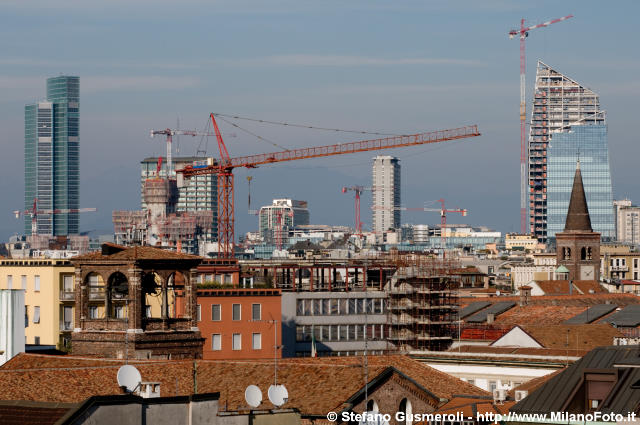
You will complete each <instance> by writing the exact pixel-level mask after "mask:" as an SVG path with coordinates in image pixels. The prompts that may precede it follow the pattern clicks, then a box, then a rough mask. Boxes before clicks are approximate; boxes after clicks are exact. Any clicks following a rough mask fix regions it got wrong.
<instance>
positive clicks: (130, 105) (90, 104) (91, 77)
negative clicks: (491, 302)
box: [0, 0, 640, 240]
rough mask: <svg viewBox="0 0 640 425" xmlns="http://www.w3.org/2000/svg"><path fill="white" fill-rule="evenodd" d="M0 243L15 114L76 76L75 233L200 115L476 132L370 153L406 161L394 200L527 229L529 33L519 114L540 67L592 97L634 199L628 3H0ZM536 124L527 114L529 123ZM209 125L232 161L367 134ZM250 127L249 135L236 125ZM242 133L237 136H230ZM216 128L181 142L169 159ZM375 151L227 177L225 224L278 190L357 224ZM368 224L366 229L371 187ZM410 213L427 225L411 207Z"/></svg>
mask: <svg viewBox="0 0 640 425" xmlns="http://www.w3.org/2000/svg"><path fill="white" fill-rule="evenodd" d="M0 11H1V13H0V128H2V132H1V133H0V142H1V146H2V153H1V154H0V193H1V194H2V202H0V217H2V219H0V240H6V239H7V238H8V237H9V236H11V235H13V234H16V233H20V232H21V231H22V229H23V225H22V220H16V219H15V217H14V216H13V214H12V211H13V210H16V209H21V208H22V207H23V206H24V177H23V169H24V105H25V104H28V103H32V102H34V101H37V100H41V99H43V98H44V97H45V84H46V78H47V77H51V76H57V75H77V76H79V77H80V87H81V88H80V91H81V94H80V96H81V98H80V152H81V166H80V175H81V195H80V206H81V207H95V208H97V209H98V211H97V212H95V213H85V214H83V215H82V216H81V220H80V227H81V231H91V232H92V234H98V233H109V232H112V231H113V228H112V224H111V212H112V210H121V209H125V210H134V209H138V208H139V207H140V183H139V179H140V161H141V160H142V159H143V158H145V157H147V156H157V155H164V152H165V144H164V140H163V139H162V138H153V139H152V138H150V137H149V130H151V129H162V128H167V127H172V128H175V127H176V126H177V125H178V123H179V125H180V128H182V129H193V130H205V129H206V127H207V119H208V115H209V113H210V112H216V113H223V114H229V115H238V116H243V117H252V118H257V119H263V120H272V121H279V122H288V123H296V124H307V125H312V126H318V127H328V128H339V129H350V130H357V131H369V132H382V133H392V134H412V133H417V132H422V131H431V130H441V129H447V128H456V127H460V126H464V125H469V124H477V125H478V127H479V130H480V132H481V133H482V136H480V137H475V138H470V139H463V140H460V141H455V142H445V143H441V144H438V145H430V146H420V147H412V148H405V149H396V150H389V151H381V152H380V153H381V154H389V155H394V156H397V157H398V158H400V162H401V167H402V195H401V198H402V205H403V206H405V207H409V208H416V207H418V208H419V207H423V206H425V205H431V204H433V202H434V201H435V200H437V199H440V198H444V199H445V201H446V205H447V207H451V208H466V209H467V210H468V211H469V212H468V215H467V217H464V218H462V217H460V216H450V217H449V222H450V223H452V222H453V223H467V224H471V225H474V226H476V225H477V226H480V225H483V226H488V227H491V228H493V229H495V230H498V231H502V232H513V231H518V230H519V227H520V225H519V220H520V214H519V199H520V198H519V179H520V175H519V173H520V171H519V170H520V169H519V158H520V152H519V150H520V147H519V146H520V145H519V134H520V133H519V131H520V130H519V93H520V92H519V42H518V41H517V40H515V39H514V40H510V39H509V37H508V31H509V30H510V29H512V28H516V27H518V26H519V23H520V19H521V18H525V19H526V20H527V24H530V25H533V24H537V23H540V22H544V21H547V20H549V19H553V18H559V17H562V16H565V15H568V14H573V15H574V18H572V19H569V20H567V21H565V22H561V23H558V24H554V25H551V26H549V27H547V28H541V29H536V30H532V31H531V32H530V36H529V37H528V39H527V109H528V112H529V111H530V107H531V101H530V99H531V93H532V91H533V80H534V76H535V65H536V61H537V60H542V61H544V62H545V63H546V64H548V65H550V66H552V67H554V68H555V69H557V70H558V71H560V72H562V73H564V74H566V75H568V76H569V77H571V78H573V79H575V80H577V81H579V82H580V83H582V84H583V85H585V86H587V87H589V88H591V89H592V90H594V91H595V92H596V93H598V94H599V95H600V102H601V105H602V108H603V109H605V110H607V114H608V115H607V120H608V121H607V122H608V126H609V130H608V131H609V148H610V163H611V169H612V178H613V192H614V198H616V199H618V198H624V197H628V198H630V199H631V200H632V201H634V202H640V187H639V186H638V184H637V181H638V174H639V172H638V168H637V166H636V164H637V158H638V157H639V154H640V145H639V144H638V143H637V142H638V135H637V132H636V128H637V122H636V119H637V116H638V112H639V110H638V103H637V101H636V99H637V98H638V95H639V94H640V80H639V79H638V75H639V71H640V51H639V50H638V49H637V42H638V36H637V33H636V31H635V25H636V22H635V19H636V17H637V16H638V15H639V14H640V3H638V2H635V1H617V2H608V3H607V2H601V1H597V2H596V1H563V2H557V1H544V0H543V1H536V2H530V1H508V0H486V1H481V2H480V1H475V0H467V1H447V2H443V1H425V0H420V1H418V0H415V1H414V0H406V1H388V0H386V1H382V0H349V1H345V0H343V1H335V0H324V1H306V0H271V1H268V2H265V1H259V0H191V1H188V0H183V1H166V0H153V1H152V0H137V1H133V2H132V1H128V0H109V1H106V0H103V1H92V2H88V1H85V0H57V1H55V2H51V1H48V0H31V1H28V2H27V1H23V0H3V1H2V2H1V3H0ZM527 118H528V119H529V118H530V115H529V114H528V117H527ZM234 122H235V123H236V124H237V125H239V126H241V127H242V129H238V128H234V127H232V126H231V125H229V124H228V123H226V122H221V123H220V126H221V130H222V132H223V135H226V137H225V143H226V145H227V147H228V150H229V152H230V154H231V156H241V155H247V154H254V153H263V152H270V151H274V150H280V149H278V148H276V147H274V146H273V145H272V144H270V143H268V142H267V141H265V140H261V139H259V138H256V137H254V136H253V135H251V134H250V133H253V134H257V135H259V136H261V137H262V138H263V139H266V140H268V141H270V142H273V143H275V144H277V145H280V146H283V147H285V148H287V149H292V148H298V147H310V146H316V145H327V144H334V143H343V142H350V141H356V140H361V139H366V138H375V137H376V136H373V135H362V134H355V133H345V132H330V131H320V130H302V129H297V128H292V127H286V126H277V125H266V124H256V123H253V122H250V121H240V120H235V121H234ZM244 130H248V131H249V132H250V133H249V132H246V131H244ZM234 134H235V136H236V137H233V136H234ZM204 149H206V150H207V153H208V154H209V155H211V156H216V157H217V156H218V147H217V143H216V141H215V139H214V138H210V139H208V140H206V139H201V138H197V137H196V138H190V137H185V136H182V137H181V138H180V139H179V140H178V141H176V143H175V150H174V155H176V156H179V155H193V154H195V153H196V151H198V150H204ZM375 155H376V153H375V152H365V153H361V154H353V155H345V156H338V157H330V158H320V159H315V160H303V161H295V162H290V163H281V164H274V165H269V166H263V167H260V168H258V169H254V170H250V171H247V170H242V169H238V170H236V172H235V182H236V192H235V197H236V198H235V199H236V223H237V224H236V235H238V234H242V233H244V232H247V231H251V230H255V229H257V217H256V216H253V215H250V214H248V205H247V203H248V201H247V192H248V190H247V189H248V188H247V180H246V177H247V176H249V175H250V176H251V177H252V178H253V180H252V182H251V199H252V208H257V207H259V206H261V205H267V204H270V202H271V199H273V198H281V197H287V198H294V199H302V200H307V201H308V202H309V208H310V213H311V222H312V223H315V224H336V225H337V224H342V225H353V222H354V219H353V214H354V205H353V193H348V194H343V193H341V188H342V187H343V186H353V185H363V186H369V185H370V184H371V165H372V158H373V157H374V156H375ZM362 202H363V206H362V220H363V222H364V223H365V227H369V226H370V225H371V196H370V194H367V193H365V194H364V195H363V200H362ZM402 222H403V223H427V224H435V223H438V222H439V217H438V214H437V213H435V214H434V213H425V212H406V213H405V212H403V214H402Z"/></svg>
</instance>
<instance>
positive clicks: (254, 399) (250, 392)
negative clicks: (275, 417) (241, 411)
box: [244, 385, 262, 408]
mask: <svg viewBox="0 0 640 425" xmlns="http://www.w3.org/2000/svg"><path fill="white" fill-rule="evenodd" d="M244 399H245V400H246V402H247V404H248V405H249V406H251V407H254V408H255V407H258V406H260V403H262V391H260V388H258V386H256V385H249V386H248V387H247V389H246V390H244Z"/></svg>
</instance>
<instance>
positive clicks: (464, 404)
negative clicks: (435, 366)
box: [416, 397, 515, 425]
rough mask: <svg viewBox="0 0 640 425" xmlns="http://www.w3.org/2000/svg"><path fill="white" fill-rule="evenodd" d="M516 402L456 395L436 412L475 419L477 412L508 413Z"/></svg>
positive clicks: (420, 423) (417, 424)
mask: <svg viewBox="0 0 640 425" xmlns="http://www.w3.org/2000/svg"><path fill="white" fill-rule="evenodd" d="M514 404H515V402H512V401H507V402H504V403H502V404H496V403H494V402H493V399H492V398H488V399H487V398H468V397H456V398H454V399H452V400H450V401H448V402H447V403H446V404H444V405H442V406H441V407H440V408H439V409H437V410H436V411H435V412H434V414H443V415H445V414H446V415H455V414H459V415H463V416H465V417H466V418H469V420H475V418H476V414H484V415H487V414H492V415H495V414H497V413H500V414H507V413H508V412H509V408H510V407H511V406H512V405H514ZM427 424H428V422H417V423H416V425H427Z"/></svg>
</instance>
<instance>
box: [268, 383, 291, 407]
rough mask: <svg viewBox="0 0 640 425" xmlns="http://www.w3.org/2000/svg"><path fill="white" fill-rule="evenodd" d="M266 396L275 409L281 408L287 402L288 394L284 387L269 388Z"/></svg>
mask: <svg viewBox="0 0 640 425" xmlns="http://www.w3.org/2000/svg"><path fill="white" fill-rule="evenodd" d="M267 395H268V396H269V401H271V403H273V405H274V406H277V407H280V406H282V405H283V404H285V403H286V402H287V401H288V400H289V392H288V391H287V389H286V388H285V387H284V385H272V386H270V387H269V391H267Z"/></svg>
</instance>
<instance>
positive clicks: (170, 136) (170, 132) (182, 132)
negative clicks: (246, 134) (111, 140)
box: [151, 128, 236, 178]
mask: <svg viewBox="0 0 640 425" xmlns="http://www.w3.org/2000/svg"><path fill="white" fill-rule="evenodd" d="M157 135H162V136H167V178H169V177H171V169H172V167H173V159H172V155H171V151H172V147H171V145H172V143H173V136H191V137H196V136H207V137H208V136H215V134H214V133H203V132H199V131H195V130H172V129H170V128H165V129H164V130H151V137H152V138H153V137H154V136H157ZM228 137H236V135H235V134H229V135H228Z"/></svg>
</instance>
